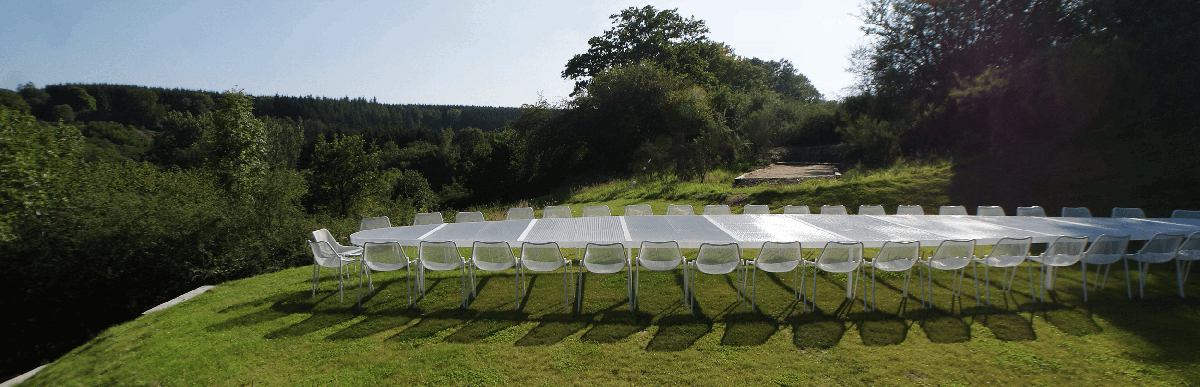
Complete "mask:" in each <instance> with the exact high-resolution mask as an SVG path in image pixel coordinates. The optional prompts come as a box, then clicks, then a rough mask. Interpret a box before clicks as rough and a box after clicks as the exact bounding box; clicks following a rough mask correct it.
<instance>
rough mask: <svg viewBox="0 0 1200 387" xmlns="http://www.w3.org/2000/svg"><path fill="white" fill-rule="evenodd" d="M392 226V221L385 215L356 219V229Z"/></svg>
mask: <svg viewBox="0 0 1200 387" xmlns="http://www.w3.org/2000/svg"><path fill="white" fill-rule="evenodd" d="M388 227H392V221H391V220H389V219H388V217H386V216H378V217H374V218H362V220H360V221H358V231H363V230H374V229H377V228H388Z"/></svg>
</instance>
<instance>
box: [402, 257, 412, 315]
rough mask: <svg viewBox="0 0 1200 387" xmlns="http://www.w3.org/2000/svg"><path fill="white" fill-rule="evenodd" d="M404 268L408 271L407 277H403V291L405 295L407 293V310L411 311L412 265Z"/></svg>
mask: <svg viewBox="0 0 1200 387" xmlns="http://www.w3.org/2000/svg"><path fill="white" fill-rule="evenodd" d="M404 268H405V269H407V271H408V275H407V276H405V277H404V281H405V287H404V290H405V292H406V293H408V308H409V309H412V307H413V283H412V275H413V273H412V272H413V270H412V263H411V262H410V263H409V264H407V265H404Z"/></svg>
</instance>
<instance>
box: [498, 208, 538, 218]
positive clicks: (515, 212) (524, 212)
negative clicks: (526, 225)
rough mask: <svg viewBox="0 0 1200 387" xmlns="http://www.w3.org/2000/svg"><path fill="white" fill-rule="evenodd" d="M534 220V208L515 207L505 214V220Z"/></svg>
mask: <svg viewBox="0 0 1200 387" xmlns="http://www.w3.org/2000/svg"><path fill="white" fill-rule="evenodd" d="M528 219H533V207H513V208H509V209H508V212H507V213H505V214H504V220H528Z"/></svg>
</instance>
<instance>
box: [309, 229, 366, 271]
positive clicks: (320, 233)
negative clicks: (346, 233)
mask: <svg viewBox="0 0 1200 387" xmlns="http://www.w3.org/2000/svg"><path fill="white" fill-rule="evenodd" d="M312 236H313V240H314V241H317V242H325V243H328V244H329V246H330V248H332V249H333V251H334V252H336V253H338V254H339V255H344V256H349V257H354V256H359V255H362V247H358V246H342V245H341V244H340V243H338V242H337V239H334V238H333V234H330V233H329V230H327V229H320V230H317V231H313V232H312ZM326 267H329V266H326Z"/></svg>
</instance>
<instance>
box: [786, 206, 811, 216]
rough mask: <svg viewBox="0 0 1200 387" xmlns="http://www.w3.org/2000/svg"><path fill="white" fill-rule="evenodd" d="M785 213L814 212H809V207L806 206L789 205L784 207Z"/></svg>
mask: <svg viewBox="0 0 1200 387" xmlns="http://www.w3.org/2000/svg"><path fill="white" fill-rule="evenodd" d="M783 213H785V214H811V213H812V211H809V210H808V206H806V205H799V206H793V205H790V204H789V205H786V206H783Z"/></svg>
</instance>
